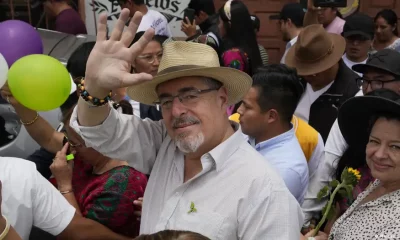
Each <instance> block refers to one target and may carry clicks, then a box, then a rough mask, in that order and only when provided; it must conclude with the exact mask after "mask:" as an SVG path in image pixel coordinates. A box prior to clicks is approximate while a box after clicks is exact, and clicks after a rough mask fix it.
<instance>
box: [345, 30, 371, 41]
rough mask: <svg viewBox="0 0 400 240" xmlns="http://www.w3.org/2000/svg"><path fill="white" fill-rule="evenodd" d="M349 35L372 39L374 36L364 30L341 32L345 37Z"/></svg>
mask: <svg viewBox="0 0 400 240" xmlns="http://www.w3.org/2000/svg"><path fill="white" fill-rule="evenodd" d="M351 36H363V37H365V38H366V39H368V40H372V39H373V38H374V36H373V35H371V34H368V33H366V32H362V31H348V32H343V37H345V38H347V37H351Z"/></svg>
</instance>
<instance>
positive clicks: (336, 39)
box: [285, 24, 346, 76]
mask: <svg viewBox="0 0 400 240" xmlns="http://www.w3.org/2000/svg"><path fill="white" fill-rule="evenodd" d="M345 48H346V41H345V40H344V38H343V37H342V36H340V35H338V34H334V33H328V32H327V31H326V30H325V29H324V28H323V27H322V25H321V24H313V25H310V26H307V27H305V28H304V29H303V30H302V31H301V32H300V34H299V37H298V39H297V42H296V44H295V45H294V46H293V47H291V48H290V49H289V51H288V53H287V55H286V58H285V63H286V65H288V66H289V67H293V68H296V69H297V74H299V75H300V76H309V75H313V74H317V73H320V72H323V71H325V70H328V69H329V68H331V67H332V66H334V65H335V64H336V63H338V62H339V60H340V59H341V58H342V56H343V54H344V51H345Z"/></svg>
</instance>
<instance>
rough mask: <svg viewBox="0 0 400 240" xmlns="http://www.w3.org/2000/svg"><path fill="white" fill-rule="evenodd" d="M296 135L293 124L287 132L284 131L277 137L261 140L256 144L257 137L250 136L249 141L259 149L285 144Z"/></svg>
mask: <svg viewBox="0 0 400 240" xmlns="http://www.w3.org/2000/svg"><path fill="white" fill-rule="evenodd" d="M293 137H295V131H294V128H293V125H292V127H291V129H290V130H289V131H287V132H284V133H282V134H280V135H278V136H276V137H273V138H271V139H268V140H265V141H263V142H259V143H258V144H255V139H254V138H250V139H249V143H250V145H251V146H253V147H254V148H255V149H256V150H257V151H260V150H263V149H266V148H269V147H271V146H274V145H277V144H284V143H286V142H287V141H290V140H292V139H293Z"/></svg>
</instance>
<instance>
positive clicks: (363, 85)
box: [356, 77, 400, 90]
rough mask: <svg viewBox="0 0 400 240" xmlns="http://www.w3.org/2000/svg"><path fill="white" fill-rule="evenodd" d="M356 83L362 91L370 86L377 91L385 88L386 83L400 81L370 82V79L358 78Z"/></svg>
mask: <svg viewBox="0 0 400 240" xmlns="http://www.w3.org/2000/svg"><path fill="white" fill-rule="evenodd" d="M356 81H357V86H358V87H359V88H360V89H363V90H365V89H367V88H368V85H370V86H371V89H372V90H377V89H381V88H383V86H384V85H385V84H386V83H391V82H397V81H400V79H392V80H387V81H382V80H368V79H364V78H362V77H360V78H357V79H356Z"/></svg>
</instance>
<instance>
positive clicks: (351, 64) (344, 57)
mask: <svg viewBox="0 0 400 240" xmlns="http://www.w3.org/2000/svg"><path fill="white" fill-rule="evenodd" d="M342 59H343V62H344V63H345V64H346V66H347V67H348V68H350V69H351V70H352V71H353V72H355V73H356V74H357V75H358V76H360V77H362V76H363V75H362V74H361V73H359V72H356V71H354V70H353V68H352V67H353V66H354V65H356V64H366V63H367V60H368V57H367V58H366V59H365V60H364V61H362V62H353V61H351V60H350V59H349V58H348V57H347V54H346V53H345V54H344V55H343V57H342Z"/></svg>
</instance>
